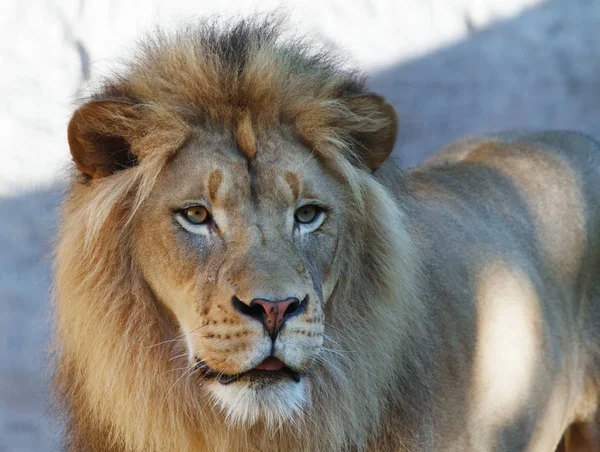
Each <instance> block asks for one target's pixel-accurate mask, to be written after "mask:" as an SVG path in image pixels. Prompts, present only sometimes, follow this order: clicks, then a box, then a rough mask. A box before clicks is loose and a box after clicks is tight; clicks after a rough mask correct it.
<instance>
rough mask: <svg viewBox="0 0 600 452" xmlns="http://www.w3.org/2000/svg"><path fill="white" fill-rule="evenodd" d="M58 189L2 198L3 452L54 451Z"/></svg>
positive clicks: (0, 355)
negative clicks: (51, 360)
mask: <svg viewBox="0 0 600 452" xmlns="http://www.w3.org/2000/svg"><path fill="white" fill-rule="evenodd" d="M61 195H62V190H61V188H59V187H52V188H47V189H40V190H36V191H33V192H28V193H24V194H22V195H19V196H15V197H11V198H2V197H0V451H12V450H19V451H54V450H59V448H58V445H57V444H58V435H57V433H58V428H57V426H56V422H55V421H54V420H53V419H52V415H51V411H50V404H49V395H48V390H47V389H48V380H49V373H50V371H49V368H48V365H47V353H48V347H49V332H50V305H49V290H48V288H49V287H50V283H51V278H52V276H51V266H52V256H51V253H52V240H53V237H54V235H55V233H56V219H57V208H58V205H59V202H60V198H61Z"/></svg>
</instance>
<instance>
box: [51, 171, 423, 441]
mask: <svg viewBox="0 0 600 452" xmlns="http://www.w3.org/2000/svg"><path fill="white" fill-rule="evenodd" d="M119 177H120V176H119ZM123 177H125V176H123ZM355 177H356V180H358V181H359V182H360V185H361V189H362V194H361V198H362V200H361V201H362V202H361V203H362V204H363V206H364V209H365V210H364V211H360V210H359V209H355V210H356V211H357V212H360V213H357V214H355V215H356V217H355V218H351V219H350V220H349V221H348V230H347V232H346V237H347V238H346V239H345V240H344V239H343V238H342V240H343V242H342V243H340V246H339V247H338V249H339V251H338V255H337V256H335V264H334V265H335V267H336V270H335V271H337V272H338V274H339V275H340V278H339V282H338V284H337V287H336V289H335V290H334V292H333V294H332V295H331V297H330V299H329V300H328V302H327V303H328V304H327V307H326V328H325V334H326V338H325V342H324V348H323V350H322V352H321V354H320V355H319V357H318V359H317V360H316V362H315V363H314V364H313V367H312V368H311V372H310V377H311V379H312V385H311V387H312V394H311V399H312V401H311V403H310V404H309V405H308V406H307V407H306V408H305V411H304V413H303V415H302V416H299V417H297V418H295V419H294V420H293V421H291V422H286V423H283V424H282V425H279V426H276V427H275V428H273V427H267V426H265V425H262V424H260V423H258V424H255V425H253V426H251V427H246V426H236V425H233V426H230V425H227V424H226V422H225V418H224V416H223V415H222V414H221V413H220V412H219V411H218V409H217V408H216V407H215V405H214V404H213V403H212V401H211V400H210V396H209V394H208V392H206V391H204V390H203V388H202V386H201V382H198V381H196V380H191V379H187V378H186V377H185V375H182V373H183V371H182V370H178V369H176V367H177V366H173V365H172V364H173V362H170V359H171V357H172V356H174V353H176V351H177V350H181V344H180V341H177V340H176V339H177V333H175V332H174V328H173V327H172V322H171V321H170V320H169V318H168V316H167V315H166V314H165V313H164V312H162V311H161V309H160V308H159V307H158V306H157V302H156V301H155V299H154V297H153V295H152V293H151V292H150V291H149V289H148V288H147V285H146V283H145V281H144V280H143V278H142V276H141V275H140V272H139V270H138V269H137V268H136V266H135V263H134V262H133V261H132V259H131V254H132V253H131V251H130V249H129V248H128V247H129V246H130V244H131V242H132V241H131V240H130V237H131V234H132V233H133V231H132V229H133V226H132V224H133V223H132V222H129V221H127V218H128V215H129V214H130V208H131V206H130V204H131V203H130V202H128V201H127V199H129V198H128V197H127V195H126V194H124V196H123V197H122V198H121V199H114V198H111V197H110V196H109V190H110V189H111V187H107V186H106V185H104V186H103V185H102V182H98V183H96V182H92V183H91V184H88V185H81V184H78V183H75V184H74V185H73V187H72V190H71V195H70V197H69V199H68V200H67V201H66V203H65V205H64V209H63V217H64V220H63V223H62V227H61V234H60V242H59V246H58V252H57V259H56V267H57V268H56V270H57V275H56V299H57V306H56V316H57V318H56V323H57V330H56V347H57V352H58V356H59V359H58V362H57V372H56V385H57V388H58V392H59V394H60V397H61V399H62V401H63V406H64V407H65V409H66V411H67V413H68V421H67V423H68V427H67V436H68V439H67V441H68V442H69V443H70V446H71V448H72V449H73V450H88V451H94V450H102V451H106V450H115V451H152V450H154V451H164V450H177V451H185V450H210V451H228V450H232V451H233V450H236V451H243V450H262V451H270V450H273V451H274V450H311V451H334V450H362V449H365V448H367V447H370V446H372V445H373V444H392V443H393V444H394V445H395V446H397V447H399V448H400V447H403V446H404V447H406V444H407V443H408V442H410V441H411V440H412V439H411V438H410V436H411V435H414V434H415V432H414V431H412V433H409V431H411V427H410V425H408V424H407V425H406V426H405V427H406V433H405V435H406V438H395V439H393V438H391V437H390V436H389V435H388V432H389V431H392V430H395V434H396V435H398V432H400V431H402V426H400V427H396V428H395V429H393V428H391V426H390V425H387V424H386V419H387V416H388V415H389V414H391V413H392V412H393V413H394V417H396V418H397V416H398V415H399V414H401V413H398V411H402V412H403V413H404V414H405V415H411V416H412V415H414V414H415V413H416V411H415V410H417V409H418V407H416V406H414V404H415V403H417V401H415V400H414V399H409V398H408V397H407V396H406V389H407V385H408V384H409V382H411V381H418V380H419V378H420V377H419V376H418V375H414V373H415V372H417V373H420V367H421V364H420V360H419V356H418V355H417V354H416V352H415V350H417V347H416V346H415V344H417V343H419V341H420V339H421V338H422V337H423V335H424V334H425V331H424V329H423V322H424V321H423V317H424V316H423V308H422V305H421V304H420V301H419V300H418V298H417V285H418V265H419V264H418V262H417V261H416V257H415V253H414V251H413V244H412V242H411V238H410V237H409V236H408V234H407V232H406V230H405V228H404V225H403V216H402V212H401V210H400V209H399V208H398V207H397V202H396V200H394V199H392V197H391V196H390V195H389V194H388V193H387V192H386V190H385V189H384V188H383V187H382V186H381V185H380V184H379V183H378V182H376V181H375V180H374V179H373V178H372V177H371V176H369V175H367V174H366V173H363V172H359V171H357V174H356V175H355ZM108 203H110V205H109V204H108ZM92 206H93V208H92ZM99 210H103V211H105V212H106V215H105V218H104V221H103V222H102V225H101V227H100V229H99V230H98V231H96V232H95V234H96V236H95V237H92V238H90V234H91V232H90V226H89V225H90V221H91V218H92V216H93V215H97V212H98V211H99ZM351 210H353V209H351ZM93 212H95V213H93ZM168 341H170V342H168ZM411 391H414V388H411Z"/></svg>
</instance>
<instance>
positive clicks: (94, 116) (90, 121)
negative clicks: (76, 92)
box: [68, 100, 139, 179]
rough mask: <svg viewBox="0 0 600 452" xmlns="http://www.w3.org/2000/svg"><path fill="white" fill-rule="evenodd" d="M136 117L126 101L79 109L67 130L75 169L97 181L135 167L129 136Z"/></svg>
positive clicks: (132, 130) (103, 101) (92, 104)
mask: <svg viewBox="0 0 600 452" xmlns="http://www.w3.org/2000/svg"><path fill="white" fill-rule="evenodd" d="M138 116H139V113H138V111H136V109H135V107H134V106H133V105H132V104H129V103H127V102H119V101H112V100H102V101H92V102H89V103H87V104H85V105H83V106H81V107H80V108H79V109H78V110H77V111H76V112H75V113H74V114H73V117H72V118H71V121H70V122H69V128H68V139H69V147H70V148H71V155H72V156H73V160H74V161H75V164H76V165H77V168H79V170H80V171H81V172H83V173H84V174H86V175H88V176H89V177H91V178H93V179H98V178H101V177H106V176H110V175H111V174H113V173H114V172H116V171H119V170H122V169H127V168H130V167H132V166H134V165H136V164H137V162H138V159H137V158H136V156H135V155H134V154H133V153H132V151H131V137H132V136H133V135H134V131H135V126H136V124H137V123H138V119H139V117H138Z"/></svg>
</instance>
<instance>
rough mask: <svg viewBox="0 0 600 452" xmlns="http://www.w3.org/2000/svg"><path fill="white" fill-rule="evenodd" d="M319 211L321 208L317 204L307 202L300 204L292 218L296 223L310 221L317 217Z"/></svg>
mask: <svg viewBox="0 0 600 452" xmlns="http://www.w3.org/2000/svg"><path fill="white" fill-rule="evenodd" d="M321 211H322V210H321V208H319V207H318V206H315V205H312V204H309V205H306V206H302V207H300V208H299V209H298V210H296V213H295V214H294V218H295V219H296V221H297V222H298V223H304V224H306V223H311V222H313V221H314V220H315V219H316V218H317V216H318V215H319V213H321Z"/></svg>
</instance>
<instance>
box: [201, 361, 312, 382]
mask: <svg viewBox="0 0 600 452" xmlns="http://www.w3.org/2000/svg"><path fill="white" fill-rule="evenodd" d="M196 366H197V367H198V368H200V369H202V374H203V376H204V377H205V378H211V379H215V380H217V381H218V382H219V383H221V384H222V385H228V384H231V383H233V382H235V381H240V380H249V381H252V382H260V383H265V384H268V383H275V382H276V381H279V380H281V379H283V378H291V379H292V380H294V381H295V382H296V383H299V382H300V380H301V379H302V375H301V374H300V373H299V372H297V371H295V370H294V369H292V368H291V367H288V366H286V365H285V363H284V362H283V361H280V360H279V359H277V358H275V357H273V356H270V357H268V358H267V359H265V360H264V361H263V362H262V363H260V364H259V365H258V366H256V367H254V368H252V369H250V370H247V371H245V372H241V373H239V374H234V375H227V374H224V373H222V372H217V371H216V370H213V369H211V368H209V367H208V366H207V365H206V363H204V362H203V361H202V360H200V359H197V360H196Z"/></svg>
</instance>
